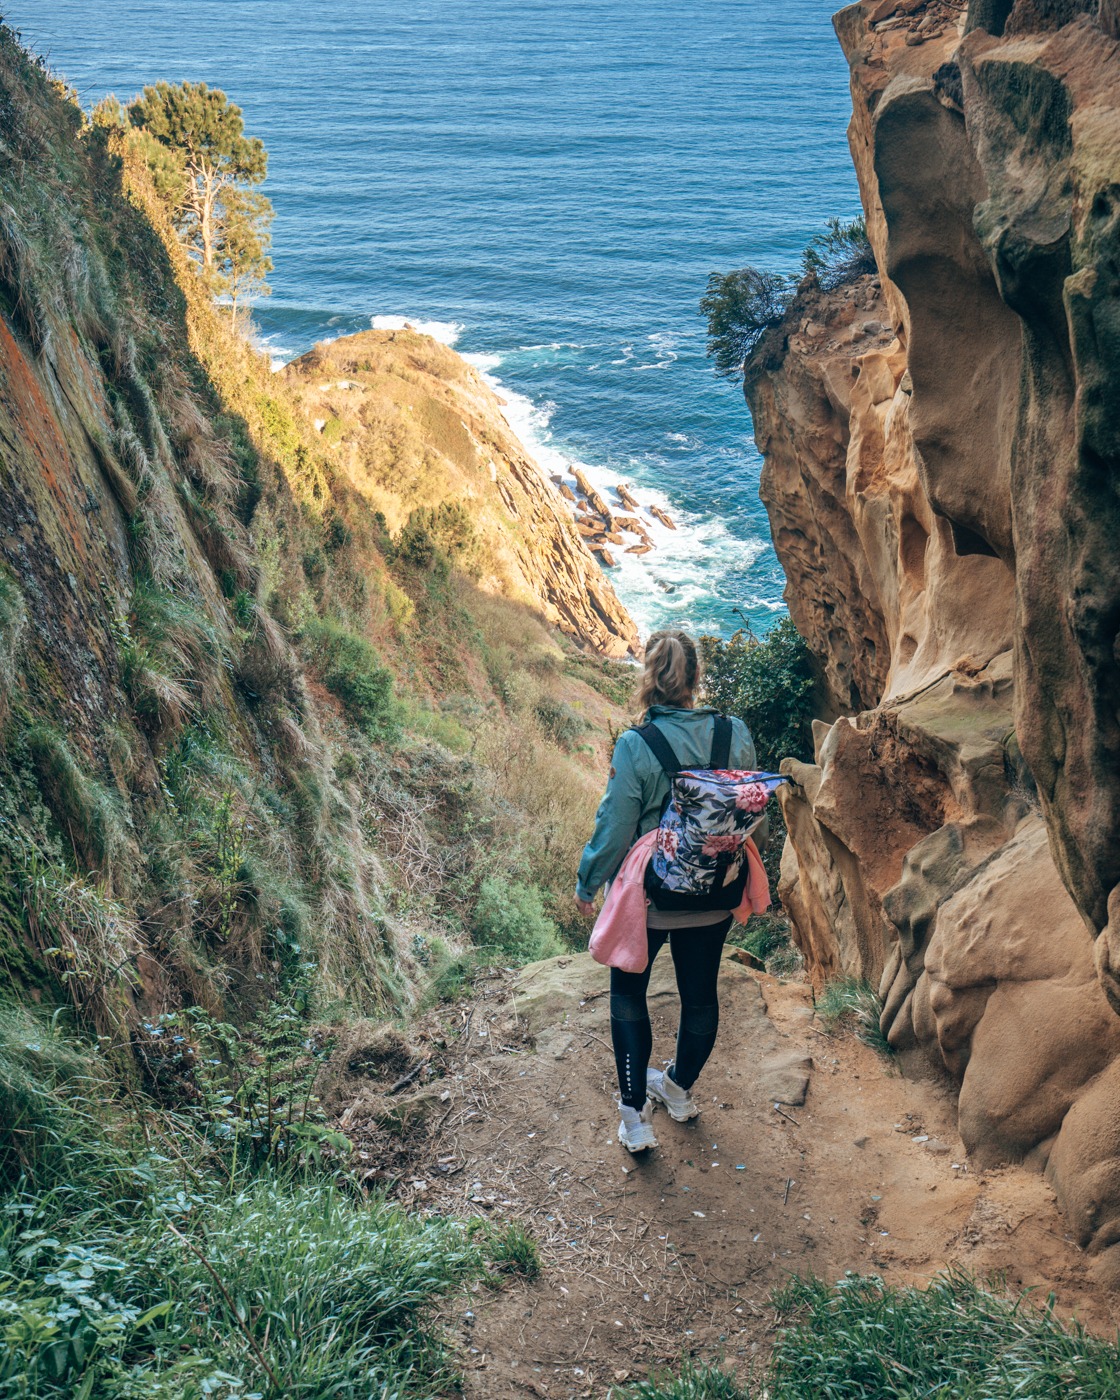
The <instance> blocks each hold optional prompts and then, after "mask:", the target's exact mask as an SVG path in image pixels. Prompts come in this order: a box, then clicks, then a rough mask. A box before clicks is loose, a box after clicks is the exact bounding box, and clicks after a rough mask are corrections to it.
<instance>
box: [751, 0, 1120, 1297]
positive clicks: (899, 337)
mask: <svg viewBox="0 0 1120 1400" xmlns="http://www.w3.org/2000/svg"><path fill="white" fill-rule="evenodd" d="M836 25H837V31H838V33H839V35H840V38H841V42H842V45H843V47H844V50H845V53H846V54H847V56H848V58H849V62H850V64H851V76H852V95H853V119H852V124H851V128H850V140H851V146H852V152H853V157H854V160H855V164H856V169H857V173H858V175H859V180H860V187H861V191H862V195H863V201H864V207H865V211H866V214H867V223H868V230H869V234H870V237H871V242H872V246H873V248H874V251H875V254H876V260H877V263H878V268H879V275H878V276H877V277H865V278H863V279H861V280H858V281H856V282H854V283H853V282H849V283H848V284H847V285H843V286H840V287H838V288H836V289H834V290H832V291H828V292H824V291H822V290H821V289H820V288H819V287H817V286H812V285H803V287H802V289H801V292H800V294H799V297H798V299H797V300H796V302H795V304H794V306H793V309H792V311H791V314H790V316H789V317H788V318H787V320H786V322H785V324H784V325H783V326H782V327H780V328H779V329H778V330H776V331H774V332H772V333H771V334H770V336H769V337H768V339H767V341H766V342H765V343H764V344H763V346H762V347H761V348H760V349H759V351H758V352H757V353H756V355H755V357H754V359H753V361H752V364H751V366H750V369H749V373H748V398H749V400H750V403H751V408H752V413H753V415H754V421H755V428H756V434H757V437H758V441H759V446H760V448H761V449H762V451H763V454H764V458H765V465H764V471H763V478H762V492H763V498H764V500H765V502H766V505H767V509H768V511H769V513H770V518H771V523H772V528H773V534H774V540H775V545H776V548H777V551H778V554H779V557H780V558H781V560H782V564H783V567H784V568H785V572H786V576H787V579H788V581H789V582H788V595H787V596H788V602H789V606H790V611H791V613H792V614H793V617H794V619H795V621H796V622H797V624H798V627H799V629H800V630H801V631H802V633H803V635H804V636H805V637H806V639H807V640H808V642H809V644H810V647H811V648H812V650H813V652H814V654H815V655H816V657H817V660H818V663H819V665H820V669H821V679H822V684H823V688H824V691H825V694H826V696H827V703H828V706H829V708H830V710H831V713H832V714H833V715H838V716H840V717H839V718H837V719H835V721H834V722H833V723H831V724H828V723H824V722H821V723H819V724H818V725H817V726H816V734H815V749H816V752H815V761H814V762H813V763H811V764H799V763H791V764H790V765H789V768H790V771H791V773H792V774H793V776H795V777H796V779H797V781H798V787H797V788H794V789H791V790H789V791H787V792H785V793H784V794H783V796H782V803H783V809H784V811H785V815H786V819H787V823H788V827H789V833H790V839H789V842H788V844H787V848H786V850H785V852H784V854H783V862H782V884H781V889H782V895H783V899H784V901H785V903H786V906H787V908H788V909H789V911H790V913H791V915H792V917H793V920H794V923H795V928H796V937H797V939H798V942H799V944H800V946H801V948H802V950H803V952H804V953H805V956H806V959H807V962H808V965H809V969H810V972H811V974H812V976H813V977H814V979H815V980H816V981H817V982H818V983H820V982H822V981H824V980H826V979H827V978H828V977H831V976H833V975H836V974H839V973H846V974H850V975H855V976H860V977H865V978H868V979H870V980H872V981H873V982H877V983H878V984H879V986H880V990H881V993H882V996H883V1000H884V1009H883V1028H884V1030H885V1031H886V1032H887V1034H888V1036H889V1038H890V1040H891V1041H892V1043H893V1044H894V1045H895V1046H896V1048H897V1049H898V1050H899V1051H900V1053H901V1055H902V1059H903V1063H904V1064H905V1065H906V1066H907V1067H908V1068H910V1069H911V1070H912V1071H917V1072H930V1071H931V1070H935V1071H936V1072H938V1073H942V1074H947V1075H949V1076H950V1077H951V1078H952V1079H953V1080H955V1081H956V1082H957V1083H958V1085H959V1088H960V1125H961V1132H962V1136H963V1137H964V1140H965V1142H966V1144H967V1145H968V1146H969V1149H970V1151H971V1152H972V1153H973V1154H974V1155H975V1156H976V1157H977V1159H978V1160H980V1161H982V1162H995V1161H1000V1160H1007V1159H1010V1158H1022V1157H1027V1156H1029V1157H1030V1158H1031V1159H1032V1160H1034V1161H1036V1162H1037V1163H1038V1164H1039V1165H1040V1166H1043V1165H1044V1166H1046V1167H1047V1170H1048V1171H1049V1174H1050V1177H1051V1180H1052V1181H1053V1183H1054V1185H1055V1188H1056V1189H1057V1191H1058V1194H1059V1196H1060V1198H1061V1199H1062V1201H1063V1202H1064V1203H1065V1205H1066V1207H1067V1209H1068V1210H1069V1211H1070V1213H1071V1218H1072V1220H1073V1221H1074V1223H1075V1226H1076V1228H1077V1230H1078V1233H1079V1237H1080V1238H1081V1239H1082V1241H1083V1242H1084V1243H1085V1244H1087V1245H1088V1246H1089V1247H1090V1248H1091V1249H1093V1250H1097V1251H1104V1252H1106V1253H1107V1252H1108V1251H1112V1253H1113V1254H1117V1255H1120V1249H1115V1248H1114V1246H1116V1245H1117V1242H1118V1241H1120V1115H1117V1113H1116V1111H1115V1109H1114V1108H1113V1107H1112V1105H1113V1103H1114V1095H1115V1087H1116V1084H1117V1083H1120V1079H1118V1077H1117V1076H1118V1074H1120V1071H1118V1070H1117V1068H1116V1066H1117V1064H1118V1063H1120V1061H1118V1058H1117V1057H1118V1056H1120V1019H1118V1018H1117V1017H1116V1016H1115V1015H1114V1014H1112V1012H1111V1011H1110V1005H1109V1003H1110V1001H1111V1003H1112V1005H1113V1006H1114V1007H1115V1008H1116V1009H1120V932H1118V931H1117V930H1120V841H1118V840H1117V829H1118V827H1120V720H1118V719H1117V696H1118V695H1120V568H1118V567H1117V564H1116V557H1117V556H1116V550H1115V540H1116V538H1117V536H1118V534H1120V494H1118V493H1117V492H1116V490H1115V489H1114V485H1115V481H1116V480H1117V479H1120V331H1118V330H1117V329H1116V327H1118V326H1120V311H1117V309H1116V308H1117V307H1118V306H1120V271H1118V269H1120V198H1118V197H1117V195H1116V190H1117V189H1120V49H1118V47H1117V44H1116V42H1115V39H1116V36H1115V34H1114V32H1113V29H1114V20H1113V18H1112V10H1111V8H1108V9H1107V10H1106V9H1105V8H1104V7H1101V6H1099V5H1098V4H1097V3H1095V0H1094V3H1091V4H1090V3H1079V2H1078V0H1068V3H1056V2H1055V3H1049V0H1047V3H1042V0H1030V2H1029V3H1028V0H1017V3H1015V4H1014V5H1012V4H1011V3H1010V0H1006V3H996V2H995V0H973V3H972V4H971V5H970V6H968V8H967V13H966V7H965V5H964V4H963V3H961V4H956V3H948V0H931V3H926V4H923V5H920V6H907V5H899V4H881V3H880V4H877V3H872V0H866V2H865V3H862V4H857V5H852V6H849V7H848V8H847V9H846V10H844V11H842V12H841V14H840V15H838V16H837V21H836ZM1113 920H1115V923H1113V922H1112V921H1113ZM1094 939H1096V943H1095V946H1094ZM1111 1258H1112V1255H1111V1254H1109V1255H1108V1258H1107V1259H1106V1261H1105V1262H1106V1267H1107V1268H1109V1269H1120V1261H1118V1262H1117V1263H1116V1264H1113V1263H1112V1262H1110V1261H1111Z"/></svg>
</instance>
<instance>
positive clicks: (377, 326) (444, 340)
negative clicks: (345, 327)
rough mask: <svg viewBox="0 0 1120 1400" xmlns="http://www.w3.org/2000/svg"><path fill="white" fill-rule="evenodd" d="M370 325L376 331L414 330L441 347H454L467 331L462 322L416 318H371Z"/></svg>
mask: <svg viewBox="0 0 1120 1400" xmlns="http://www.w3.org/2000/svg"><path fill="white" fill-rule="evenodd" d="M369 323H370V325H371V326H372V328H373V329H374V330H375V331H403V330H414V331H416V332H417V334H419V335H430V336H431V337H432V339H433V340H438V341H439V342H440V344H441V345H454V344H455V342H456V341H457V340H458V339H459V337H460V336H461V335H462V334H463V331H464V329H465V327H464V326H463V324H462V322H461V321H425V320H422V319H421V318H419V317H416V316H371V317H370V318H369Z"/></svg>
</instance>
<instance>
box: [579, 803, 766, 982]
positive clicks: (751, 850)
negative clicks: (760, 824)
mask: <svg viewBox="0 0 1120 1400" xmlns="http://www.w3.org/2000/svg"><path fill="white" fill-rule="evenodd" d="M656 840H657V828H656V827H654V829H653V830H652V831H649V832H647V833H646V834H645V836H642V837H639V838H638V840H637V841H635V843H634V844H633V846H631V848H630V850H629V852H628V853H627V856H626V859H625V860H624V861H623V862H622V865H621V866H620V867H619V871H618V874H617V875H616V876H615V877H614V879H613V880H612V881H611V884H610V888H609V889H608V890H607V897H606V899H605V900H604V902H603V907H602V909H600V911H599V917H598V918H597V919H596V920H595V927H594V929H593V930H592V931H591V945H590V951H591V956H592V957H593V958H594V959H595V961H596V962H597V963H602V964H603V966H604V967H617V968H618V970H619V971H620V972H644V971H645V970H646V967H647V965H648V963H649V938H648V936H647V934H646V910H647V909H648V908H649V896H648V895H647V894H646V885H645V879H646V866H647V865H648V864H649V861H650V857H651V856H652V855H653V847H654V843H655V841H656ZM747 872H748V874H747V888H746V890H745V892H744V894H743V902H742V904H740V905H739V907H738V909H733V910H732V911H731V914H732V917H733V918H735V919H737V920H738V922H739V923H741V924H745V923H746V922H747V920H748V919H749V918H750V916H751V915H752V914H764V913H765V912H766V910H767V909H769V908H770V882H769V880H767V878H766V871H765V870H764V869H763V865H762V857H761V856H760V855H759V854H758V847H757V846H756V845H755V844H754V842H753V841H752V840H751V839H750V837H749V836H748V837H747ZM716 917H717V915H716V914H713V921H714V920H715V918H716Z"/></svg>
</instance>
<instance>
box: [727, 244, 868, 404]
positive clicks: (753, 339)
mask: <svg viewBox="0 0 1120 1400" xmlns="http://www.w3.org/2000/svg"><path fill="white" fill-rule="evenodd" d="M874 270H875V257H874V254H873V253H872V251H871V243H870V241H869V239H868V236H867V226H866V224H865V223H864V220H863V218H862V217H860V218H857V219H853V220H851V221H850V222H847V223H845V222H844V221H843V220H842V219H839V218H835V217H834V218H831V219H829V221H828V225H827V227H826V228H825V230H824V232H822V233H817V234H814V236H813V237H812V238H811V239H810V240H809V243H808V245H807V246H806V248H805V251H804V253H803V254H802V257H801V273H800V275H799V276H796V277H795V276H791V275H789V274H787V273H782V272H774V271H772V270H768V269H765V268H757V267H741V268H738V269H736V270H735V271H733V272H713V273H711V274H710V276H709V277H708V287H707V290H706V291H705V293H704V295H703V296H702V297H701V298H700V314H701V315H702V316H703V317H704V318H705V320H706V321H707V323H708V345H707V354H708V358H709V359H710V360H712V362H713V367H714V369H715V372H716V374H718V375H719V376H720V377H721V378H723V379H731V380H735V381H739V380H740V379H741V378H742V376H743V374H744V373H745V372H746V370H747V367H748V365H749V364H750V361H751V359H752V357H753V355H754V353H755V351H756V350H757V349H758V348H759V346H760V345H761V344H762V342H763V341H764V340H765V339H766V336H767V333H768V332H769V331H772V330H774V329H775V327H777V326H780V325H782V323H783V322H784V321H785V320H786V319H787V317H788V316H789V314H790V311H791V308H792V307H793V304H794V301H795V299H796V297H797V295H798V292H799V290H806V289H808V288H817V287H820V288H823V289H825V290H827V291H834V290H835V289H836V288H837V287H841V286H844V285H845V284H846V283H848V282H851V281H854V280H855V279H856V278H858V277H863V276H864V275H865V274H867V273H869V272H874Z"/></svg>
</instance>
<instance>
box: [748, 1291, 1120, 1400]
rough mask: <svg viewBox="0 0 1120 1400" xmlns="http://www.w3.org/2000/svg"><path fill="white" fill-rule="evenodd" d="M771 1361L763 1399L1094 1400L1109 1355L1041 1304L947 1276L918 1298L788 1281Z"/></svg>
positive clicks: (1108, 1372)
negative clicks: (785, 1322)
mask: <svg viewBox="0 0 1120 1400" xmlns="http://www.w3.org/2000/svg"><path fill="white" fill-rule="evenodd" d="M774 1302H775V1305H776V1306H777V1308H778V1309H779V1312H780V1313H782V1314H784V1315H786V1316H787V1317H791V1318H792V1325H791V1326H789V1327H787V1328H786V1330H785V1331H784V1332H783V1333H781V1334H780V1336H779V1338H778V1342H777V1346H776V1348H775V1352H774V1357H773V1360H772V1363H771V1372H770V1376H769V1385H768V1394H769V1396H770V1397H772V1400H794V1397H797V1398H798V1400H800V1397H803V1396H809V1395H811V1396H814V1397H815V1398H816V1400H918V1397H919V1396H922V1397H924V1396H939V1397H941V1396H943V1397H945V1400H950V1397H952V1400H1012V1397H1022V1398H1023V1400H1028V1398H1029V1400H1049V1398H1050V1397H1054V1400H1057V1397H1063V1400H1105V1397H1113V1396H1116V1395H1120V1346H1118V1345H1117V1344H1116V1343H1114V1342H1107V1341H1103V1340H1101V1339H1099V1338H1096V1337H1091V1336H1089V1335H1088V1334H1087V1333H1086V1332H1085V1331H1084V1330H1083V1329H1082V1328H1081V1327H1079V1326H1076V1325H1075V1326H1067V1325H1066V1324H1064V1323H1063V1322H1062V1321H1061V1320H1060V1319H1059V1318H1058V1317H1057V1316H1056V1315H1055V1314H1054V1312H1053V1311H1052V1308H1051V1306H1050V1304H1049V1303H1047V1304H1046V1305H1044V1306H1041V1307H1038V1306H1035V1305H1034V1304H1033V1303H1031V1302H1030V1300H1029V1299H1028V1298H1027V1297H1026V1296H1022V1297H1019V1298H1016V1299H1011V1298H1005V1297H1001V1296H999V1295H998V1294H995V1293H991V1292H988V1291H986V1290H985V1289H984V1288H982V1287H981V1286H980V1285H979V1284H978V1283H977V1282H976V1281H975V1280H973V1279H971V1278H969V1277H967V1276H966V1275H964V1274H960V1273H951V1274H948V1275H945V1276H943V1277H941V1278H939V1279H937V1280H935V1281H934V1282H933V1283H932V1284H931V1285H930V1286H929V1288H927V1289H919V1288H891V1287H888V1286H887V1285H886V1284H884V1283H883V1282H882V1280H881V1279H878V1278H857V1277H854V1276H850V1277H848V1278H846V1279H844V1280H843V1281H842V1282H840V1283H839V1284H837V1285H836V1286H835V1287H829V1286H828V1285H827V1284H824V1283H821V1282H819V1281H816V1280H811V1279H795V1280H793V1281H792V1282H791V1283H790V1284H788V1285H787V1286H786V1288H785V1289H783V1290H782V1292H781V1293H780V1294H778V1295H777V1296H776V1297H775V1299H774Z"/></svg>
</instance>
